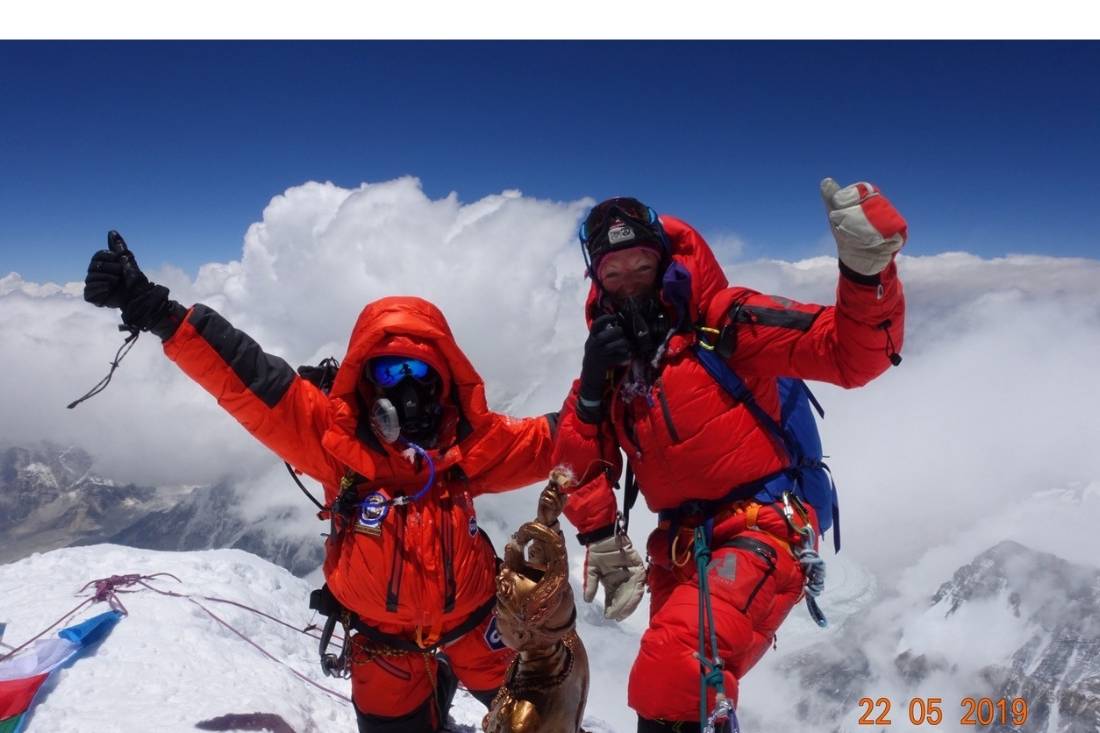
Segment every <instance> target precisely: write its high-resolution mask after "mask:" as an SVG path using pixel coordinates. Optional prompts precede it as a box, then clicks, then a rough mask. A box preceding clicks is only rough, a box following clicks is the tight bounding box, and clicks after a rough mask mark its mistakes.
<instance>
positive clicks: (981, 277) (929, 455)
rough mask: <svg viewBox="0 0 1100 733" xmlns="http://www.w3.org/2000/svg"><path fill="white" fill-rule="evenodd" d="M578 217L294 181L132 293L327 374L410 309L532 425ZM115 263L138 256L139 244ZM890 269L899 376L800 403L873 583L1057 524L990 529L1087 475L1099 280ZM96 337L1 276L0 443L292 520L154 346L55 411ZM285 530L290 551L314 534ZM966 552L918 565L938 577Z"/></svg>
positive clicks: (551, 364) (1057, 263)
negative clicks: (32, 445) (437, 326)
mask: <svg viewBox="0 0 1100 733" xmlns="http://www.w3.org/2000/svg"><path fill="white" fill-rule="evenodd" d="M590 203H591V202H590V201H587V200H578V201H569V202H553V201H544V200H536V199H532V198H528V197H524V196H522V195H520V194H519V193H517V192H505V193H502V194H500V195H496V196H490V197H486V198H485V199H482V200H480V201H477V202H474V203H471V204H463V203H462V202H460V201H459V199H458V197H457V195H455V194H451V195H450V196H447V197H445V198H442V199H435V200H433V199H430V198H429V197H427V196H425V194H424V193H423V191H422V189H421V187H420V184H419V181H417V180H416V179H413V178H402V179H398V180H393V181H388V182H384V183H379V184H365V185H363V186H361V187H359V188H357V189H354V190H348V189H343V188H340V187H338V186H335V185H333V184H330V183H324V184H321V183H309V184H306V185H303V186H298V187H295V188H292V189H289V190H288V191H286V192H285V193H284V194H282V195H280V196H277V197H275V198H274V199H273V200H272V201H271V203H270V204H269V206H268V207H267V209H266V210H265V211H264V216H263V219H262V221H260V222H257V223H255V224H253V225H252V226H251V227H250V228H249V230H248V233H247V234H246V236H245V241H244V248H243V253H242V256H241V259H240V260H239V261H233V262H228V263H210V264H208V265H206V266H204V267H203V268H201V270H200V272H199V275H198V277H197V279H196V280H195V281H194V282H191V281H189V280H188V278H187V277H186V276H185V275H184V274H183V273H182V272H181V271H179V270H177V269H172V268H168V269H165V270H162V271H158V272H150V273H149V275H150V277H151V278H152V279H154V280H157V281H161V282H164V283H165V284H167V285H169V286H170V287H171V289H172V292H173V295H174V297H176V298H177V299H179V300H181V301H182V302H184V303H190V302H194V301H196V300H201V301H202V302H205V303H208V304H209V305H211V306H213V307H215V308H216V309H218V310H219V311H220V312H222V313H223V314H224V315H225V316H226V317H227V318H229V319H230V320H231V321H232V322H233V323H234V324H235V325H237V326H238V327H239V328H242V329H243V330H245V331H247V332H248V333H250V334H251V335H252V336H254V337H255V338H256V339H257V340H258V341H259V342H260V343H261V344H262V345H263V346H264V347H265V348H266V349H267V350H268V351H270V352H273V353H276V354H278V355H280V356H283V357H284V358H286V359H287V360H288V361H289V362H290V363H291V364H293V365H297V364H301V363H307V362H316V361H317V360H319V359H320V358H322V357H324V356H328V355H330V354H331V355H335V356H337V357H338V358H339V357H342V356H343V350H344V347H345V344H346V342H347V337H348V333H349V331H350V328H351V325H352V324H353V322H354V320H355V318H356V316H357V315H358V313H359V311H360V309H361V308H362V306H363V305H364V304H366V303H367V302H369V301H371V300H374V299H376V298H379V297H382V296H385V295H394V294H412V295H419V296H422V297H425V298H428V299H429V300H432V301H433V302H435V303H437V304H438V305H439V306H440V307H441V308H442V310H443V311H444V313H445V314H446V315H447V318H448V320H449V322H450V324H451V327H452V329H453V330H454V332H455V335H456V337H457V339H458V342H459V344H460V345H461V346H462V347H463V349H464V350H465V351H466V352H467V354H468V355H469V356H470V358H471V360H472V361H473V363H474V365H475V366H476V367H477V368H478V369H479V371H480V372H481V374H482V376H483V377H485V379H486V383H487V385H488V388H489V398H490V402H491V404H492V405H494V406H495V407H497V408H498V409H503V410H506V411H509V412H511V413H513V414H536V413H542V412H546V411H550V410H554V409H557V407H558V406H559V405H560V402H561V399H562V397H563V396H564V393H565V390H566V389H567V387H568V384H569V382H570V380H571V379H572V377H573V376H574V375H575V374H576V373H577V371H578V370H579V363H580V355H581V347H582V344H583V340H584V336H585V334H584V327H583V318H582V315H581V313H582V304H583V298H584V294H585V292H586V288H587V283H586V281H585V280H584V279H583V277H582V265H581V257H580V253H579V251H578V246H577V244H576V240H575V234H574V233H575V231H576V224H577V221H578V219H579V218H580V216H581V215H582V214H583V212H584V210H585V208H586V206H588V205H589V204H590ZM730 241H734V242H736V241H737V240H730ZM132 248H133V249H134V251H135V253H136V254H137V256H138V258H139V260H140V258H141V243H140V242H134V243H133V247H132ZM94 249H95V247H94V246H89V252H88V254H89V256H90V255H91V254H92V251H93V250H94ZM900 267H901V272H902V277H903V281H904V283H905V289H906V295H907V301H908V315H907V335H906V343H905V348H904V350H903V355H904V357H905V361H904V363H903V364H902V365H901V367H899V368H897V369H892V370H890V371H889V372H888V373H887V374H886V375H884V376H883V377H882V378H880V379H879V380H877V381H875V382H873V383H872V384H871V385H869V386H868V387H866V388H864V389H861V390H856V391H852V392H844V391H842V390H839V389H836V388H832V387H829V386H815V391H816V392H817V394H818V396H819V398H821V400H822V402H823V403H824V405H825V408H826V411H827V418H826V420H825V421H824V423H823V425H822V429H823V434H824V438H825V444H826V451H827V452H828V453H829V454H830V455H831V456H832V460H831V465H832V466H833V468H834V469H835V473H836V476H837V481H838V485H839V487H840V491H841V502H842V509H843V527H844V530H845V555H846V556H847V560H848V561H851V562H855V563H863V564H866V565H867V566H869V567H871V568H872V569H873V570H875V571H876V572H877V573H878V574H879V575H880V576H882V577H890V578H892V577H893V576H892V574H893V573H894V572H895V571H897V570H898V569H899V568H903V567H906V566H909V565H911V564H912V563H913V561H914V560H915V559H916V558H918V557H920V556H921V555H922V554H924V552H925V550H927V549H930V548H934V547H940V546H944V545H945V544H947V543H948V542H953V541H954V540H957V539H958V537H959V536H961V535H967V534H968V533H974V532H975V528H982V532H981V533H979V534H978V535H977V536H980V537H981V538H982V542H985V541H986V540H987V539H988V540H989V542H988V543H987V544H985V546H988V544H991V543H992V542H993V541H996V540H997V539H1003V538H1006V537H1008V538H1015V539H1018V540H1019V541H1021V542H1023V543H1024V544H1032V545H1035V544H1039V545H1043V544H1051V543H1056V541H1057V536H1059V535H1060V531H1059V529H1058V527H1056V526H1047V525H1045V524H1044V523H1043V522H1042V521H1041V520H1040V519H1039V518H1036V521H1034V522H1033V523H1024V522H1003V523H1001V524H998V525H996V526H988V525H987V523H988V522H990V521H991V520H990V517H993V516H995V515H996V514H997V512H999V511H1000V510H1001V509H1002V508H1003V507H1005V506H1006V505H1009V506H1011V505H1013V504H1016V503H1019V504H1021V505H1023V506H1026V503H1027V501H1028V497H1030V496H1031V495H1032V494H1033V493H1034V492H1035V491H1037V490H1041V489H1047V488H1052V487H1060V486H1065V485H1068V484H1071V483H1073V482H1081V483H1085V482H1088V481H1092V480H1095V479H1097V478H1100V452H1097V451H1096V450H1095V445H1094V444H1095V440H1096V436H1098V435H1100V424H1098V418H1097V415H1098V414H1100V389H1097V387H1096V385H1095V384H1094V381H1095V364H1097V363H1100V328H1098V326H1100V294H1098V288H1097V287H1096V286H1097V283H1100V261H1096V260H1089V259H1065V258H1049V257H1039V256H1026V255H1018V256H1010V257H1005V258H998V259H993V260H987V259H981V258H978V257H975V256H972V255H968V254H965V253H945V254H941V255H937V256H932V257H902V258H901V259H900ZM728 272H729V275H730V278H731V281H733V282H736V283H739V284H745V285H748V286H751V287H755V288H758V289H760V290H764V291H768V292H773V293H777V294H782V295H786V296H789V297H793V298H797V299H802V300H811V301H816V302H825V303H829V302H832V300H833V298H834V293H835V289H836V278H837V270H836V261H835V259H833V258H831V257H816V258H813V259H809V260H804V261H801V262H795V263H788V262H778V261H767V260H758V261H751V262H738V263H736V264H734V265H732V266H730V267H728ZM117 322H118V321H117V316H116V315H115V314H114V313H112V312H108V311H106V310H101V309H95V308H93V307H91V306H90V305H88V304H86V303H84V302H83V301H82V300H81V298H80V285H79V284H75V283H71V284H69V285H66V286H63V287H62V286H56V285H50V284H47V285H38V284H34V283H26V282H23V281H22V279H21V278H19V276H18V275H16V274H14V273H13V274H11V275H8V276H7V277H5V278H3V279H2V280H0V343H3V344H4V349H3V352H2V358H0V391H2V394H3V419H2V420H0V440H3V441H9V442H15V443H29V442H33V441H36V440H39V439H43V438H48V439H52V440H55V441H59V442H72V443H77V444H80V445H82V446H84V447H85V448H87V449H88V450H90V451H91V452H92V453H93V454H94V455H96V456H97V459H98V465H97V470H98V471H100V472H101V473H104V474H106V475H109V476H112V477H115V478H118V479H123V480H134V481H143V482H155V483H172V484H193V483H203V482H210V481H212V480H214V479H216V478H218V477H222V476H230V477H232V478H233V479H234V480H235V481H236V483H237V485H238V486H239V487H241V488H242V489H244V490H243V491H242V493H243V494H245V495H246V496H249V497H250V500H249V502H248V504H247V511H257V512H259V511H262V508H263V507H264V506H267V505H269V504H270V503H294V502H300V503H301V504H302V505H303V507H304V508H305V509H306V510H308V505H306V504H305V502H304V499H301V498H299V497H297V490H296V489H294V488H293V486H292V485H291V484H290V483H289V478H287V477H285V475H284V474H281V473H280V471H281V470H282V469H281V468H280V467H279V466H278V464H276V463H274V462H273V460H274V459H272V457H271V456H270V455H269V454H267V453H266V452H265V450H264V449H262V448H260V447H259V446H257V445H255V444H254V443H253V442H252V441H251V439H250V438H249V437H248V436H247V435H246V434H245V433H244V432H243V431H242V430H241V429H240V428H239V427H238V426H237V425H236V424H235V423H234V422H233V421H232V420H231V419H230V418H228V417H226V416H225V415H224V414H222V413H221V412H220V410H219V409H218V408H217V406H216V405H215V403H214V401H213V400H212V399H211V398H210V397H208V396H207V395H206V394H205V393H204V392H202V391H201V390H199V389H198V388H196V387H195V386H194V385H192V384H190V383H189V382H188V380H186V379H185V378H184V377H183V376H182V375H181V374H180V373H179V372H178V370H176V369H175V367H174V366H173V365H171V364H170V363H169V362H168V361H167V360H166V359H165V358H164V357H163V355H162V354H161V353H159V352H160V347H159V344H157V343H156V339H155V338H154V337H151V336H148V335H146V336H143V337H142V339H141V340H140V341H139V343H138V345H137V347H136V348H135V349H134V351H133V352H132V353H131V355H130V356H129V357H128V358H127V360H126V361H125V362H124V363H123V365H122V367H121V368H120V369H119V371H118V372H117V373H116V375H115V378H114V382H113V383H112V385H111V386H110V387H109V388H108V389H107V391H106V392H105V393H104V394H102V395H100V396H98V397H96V398H94V399H92V400H91V401H90V402H89V403H87V404H85V405H82V406H80V407H79V408H77V409H76V410H75V411H68V410H66V409H65V407H64V406H65V404H66V403H67V402H69V401H70V400H72V399H74V398H75V397H77V396H78V395H80V394H81V393H83V392H84V391H85V390H86V389H87V388H88V387H90V386H91V385H92V384H94V383H95V382H96V381H97V380H98V379H99V378H100V377H101V376H102V375H103V374H104V373H105V372H106V369H107V363H108V361H109V359H110V357H111V356H112V355H113V353H114V349H115V348H116V347H117V344H118V343H120V342H121V336H120V335H119V334H118V332H117V331H116V330H115V324H116V323H117ZM532 502H533V495H532V494H531V492H523V493H521V494H518V495H510V496H500V497H488V498H486V499H483V500H480V503H479V511H480V512H481V513H482V520H483V522H484V523H485V524H486V526H487V528H488V529H489V530H490V532H491V533H492V534H493V535H494V538H495V539H496V540H498V541H500V540H502V539H503V538H504V536H506V534H507V533H508V532H510V531H511V530H512V529H514V527H515V526H516V525H517V524H518V522H519V521H522V520H525V519H527V518H528V517H529V515H530V512H531V509H532V506H533V504H532ZM637 514H639V515H640V516H638V517H637V519H636V520H635V523H634V531H633V532H632V534H634V535H635V540H636V542H643V541H644V540H643V537H642V535H643V534H644V530H645V529H646V528H648V527H652V526H653V520H652V518H651V517H647V516H645V512H644V510H640V511H638V512H637ZM303 515H308V511H303ZM303 521H304V522H305V523H304V524H303V525H302V528H301V531H302V532H303V533H304V532H309V533H310V534H315V533H316V532H317V531H318V529H317V527H318V525H317V524H316V523H310V522H311V520H308V519H306V520H303ZM1001 535H1003V536H1001ZM1063 546H1064V543H1063ZM951 547H958V545H956V544H952V545H951ZM971 549H973V548H972V547H970V546H969V545H968V546H966V547H965V548H963V549H959V550H957V551H953V552H952V553H950V554H951V556H950V557H947V558H945V559H943V560H942V561H941V562H940V563H939V564H937V565H936V567H937V568H941V567H942V568H947V569H948V572H949V571H950V570H951V569H953V568H954V567H956V566H958V565H959V564H962V563H964V562H967V561H969V559H970V557H972V556H973V553H971V554H970V556H964V554H965V553H964V550H965V552H970V550H971ZM980 549H984V547H979V548H978V550H979V551H980ZM1064 549H1065V551H1066V552H1069V551H1070V548H1068V547H1065V548H1064ZM573 552H574V554H575V559H576V558H578V557H579V553H578V550H577V548H576V547H575V546H574V547H573ZM942 579H943V578H938V579H937V580H942ZM825 605H826V608H827V607H828V596H826V602H825ZM644 613H645V609H644V608H643V609H641V610H640V611H639V614H640V615H639V616H638V618H637V620H636V623H634V622H635V620H634V619H632V623H633V625H632V626H630V627H628V633H627V636H628V637H630V638H631V639H634V641H633V642H632V643H623V644H620V646H621V648H622V650H623V654H624V656H623V657H621V658H610V657H609V658H608V659H607V660H606V663H604V661H601V663H600V671H601V677H603V678H606V682H602V683H601V684H602V685H603V687H602V688H600V689H601V691H600V692H599V694H595V693H594V694H593V696H592V702H591V704H592V706H593V709H592V714H594V715H597V716H599V717H604V718H606V719H607V720H609V721H611V722H616V723H617V725H618V726H619V727H620V728H622V729H628V728H629V721H630V720H631V718H630V717H629V716H628V715H627V714H626V713H623V712H622V710H621V708H622V701H623V699H624V695H625V693H624V688H623V684H624V683H625V675H626V671H627V670H628V668H629V663H630V658H631V656H632V649H633V646H632V644H634V645H636V639H637V632H638V631H639V630H640V628H641V627H642V625H644V616H642V615H641V614H644ZM589 629H591V627H590V626H589V627H587V628H586V633H590V632H589ZM616 638H618V637H616ZM596 645H597V644H595V643H594V646H596ZM598 646H599V648H601V649H602V648H603V647H604V646H606V645H604V644H603V643H602V642H599V644H598ZM594 679H595V678H594ZM594 689H595V688H594ZM616 711H618V712H616ZM623 716H626V717H623Z"/></svg>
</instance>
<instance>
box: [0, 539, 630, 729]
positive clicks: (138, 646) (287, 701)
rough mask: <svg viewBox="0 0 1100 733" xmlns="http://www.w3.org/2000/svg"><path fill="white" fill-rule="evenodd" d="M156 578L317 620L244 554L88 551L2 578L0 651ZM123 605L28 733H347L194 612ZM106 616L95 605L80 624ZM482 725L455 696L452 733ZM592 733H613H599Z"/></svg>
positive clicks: (284, 576)
mask: <svg viewBox="0 0 1100 733" xmlns="http://www.w3.org/2000/svg"><path fill="white" fill-rule="evenodd" d="M161 572H167V573H172V574H173V575H175V576H176V577H178V578H179V579H180V580H181V581H183V582H182V583H176V582H175V581H173V580H171V579H168V578H161V579H158V580H155V581H151V583H152V584H154V585H156V586H157V587H159V588H163V589H165V590H173V591H176V592H179V593H187V594H193V595H205V596H213V597H219V598H225V599H229V600H233V601H236V602H239V603H243V604H247V605H249V606H252V607H254V608H257V609H260V610H262V611H264V612H266V613H268V614H271V615H272V616H275V617H277V618H280V619H283V620H285V621H287V622H289V623H291V624H294V625H296V626H298V627H304V626H306V625H307V624H308V623H310V621H311V620H316V619H312V612H311V611H309V610H308V600H309V591H310V589H311V586H310V584H309V583H308V582H307V581H305V580H303V579H301V578H296V577H294V576H293V575H291V574H290V573H289V572H288V571H286V570H284V569H283V568H280V567H278V566H275V565H272V564H271V563H268V562H267V561H265V560H262V559H260V558H258V557H256V556H254V555H250V554H248V553H246V552H242V551H240V550H209V551H202V552H188V553H175V552H154V551H149V550H136V549H132V548H128V547H121V546H116V545H95V546H90V547H77V548H65V549H60V550H55V551H53V552H49V553H45V554H41V555H33V556H31V557H29V558H26V559H23V560H20V561H19V562H16V563H12V564H9V565H2V566H0V598H2V599H3V606H0V621H7V622H8V628H7V632H6V634H5V641H6V642H7V643H9V644H12V645H17V644H19V643H22V641H23V640H25V639H27V638H29V637H30V636H33V635H34V634H36V633H38V632H39V631H41V630H42V629H43V628H45V627H46V626H48V625H49V624H50V623H52V622H53V621H55V620H56V619H57V618H58V617H60V616H61V615H62V614H63V613H65V612H67V611H68V610H70V609H71V608H73V607H74V606H76V605H77V603H79V602H80V597H78V596H76V595H74V593H75V592H76V591H77V590H78V589H79V588H81V587H82V586H83V585H84V584H85V583H87V582H88V581H90V580H94V579H97V578H103V577H107V576H110V575H123V574H129V573H139V574H143V575H151V574H153V573H161ZM85 595H87V594H85ZM119 598H120V599H121V600H122V602H123V603H124V604H125V605H126V608H127V609H128V610H129V612H130V615H129V616H128V617H126V618H124V619H123V620H122V621H121V622H119V624H118V626H117V627H116V628H115V629H114V630H113V631H112V632H111V634H110V635H109V636H108V637H107V638H106V639H105V640H104V641H103V642H102V643H101V644H100V645H99V646H98V647H97V648H95V649H94V650H93V652H92V653H90V654H88V655H86V656H84V657H81V658H79V659H77V660H76V661H75V662H74V663H73V664H71V665H70V666H69V667H67V668H65V669H62V670H60V671H59V672H58V673H57V674H56V676H55V677H54V679H53V680H51V682H50V683H49V684H48V686H47V688H44V690H45V694H44V695H43V696H41V697H40V699H39V703H38V705H37V707H36V708H35V710H34V713H33V716H32V717H31V718H30V721H29V723H28V725H27V728H26V730H27V731H28V733H36V732H39V733H42V732H47V731H48V732H49V733H87V731H97V733H136V732H138V731H142V732H144V731H149V730H156V731H158V733H176V732H179V733H183V731H187V732H188V733H193V731H195V729H196V728H195V725H196V723H199V722H201V721H204V720H210V719H213V718H220V717H222V716H226V715H234V714H251V713H265V714H269V715H275V716H279V717H280V718H282V719H283V720H284V721H285V722H286V723H287V724H288V725H289V727H290V729H291V730H293V731H295V733H310V732H312V731H317V732H320V731H326V733H328V732H329V731H340V730H343V731H353V730H355V717H354V712H353V710H352V708H351V706H350V704H349V703H347V702H345V701H343V700H341V699H339V698H337V697H336V696H334V695H330V694H327V693H325V692H322V691H321V690H319V689H317V688H315V687H312V686H310V685H308V684H307V683H306V682H304V681H302V680H301V679H299V678H298V677H296V676H295V675H294V674H293V673H292V672H291V671H289V670H288V669H287V668H285V667H283V666H280V665H279V664H277V663H275V662H273V661H271V660H269V659H267V658H265V657H264V656H263V655H262V654H261V653H260V652H259V651H257V650H256V649H254V648H253V647H251V646H250V645H249V644H247V643H246V642H245V641H243V640H241V639H240V638H239V637H237V636H236V635H235V634H234V633H233V632H232V631H230V630H229V629H227V628H225V627H224V626H222V625H220V624H219V623H218V622H217V621H215V620H214V619H213V618H211V617H210V616H209V615H207V614H206V613H205V612H204V611H203V610H202V609H201V608H199V607H198V606H196V605H194V604H192V603H191V602H189V601H187V600H185V599H182V598H173V597H168V596H162V595H158V594H156V593H153V592H150V591H147V590H141V591H140V592H136V593H127V594H120V596H119ZM201 603H202V604H203V605H204V606H205V607H206V608H208V609H210V610H211V611H213V612H214V613H215V614H217V615H218V616H219V617H220V618H222V619H224V620H225V621H226V622H227V623H229V624H231V625H232V626H233V627H235V628H237V629H239V630H241V631H242V632H244V633H245V634H247V635H248V636H249V638H251V639H252V641H254V642H255V643H256V644H258V645H260V646H261V647H263V648H264V649H266V650H267V651H268V652H270V653H271V654H272V655H274V656H276V657H278V658H279V659H281V660H283V661H284V662H285V663H286V664H287V665H288V666H289V667H291V668H293V669H295V670H297V671H298V672H300V673H302V674H304V675H306V676H307V677H308V678H310V679H311V680H314V681H315V682H317V683H318V684H320V685H323V686H325V687H328V688H330V689H332V690H333V691H335V692H338V693H341V694H349V692H350V691H349V684H348V682H347V681H345V680H332V679H329V678H326V677H324V676H323V675H322V674H321V672H320V667H319V666H318V663H317V658H316V655H317V644H316V642H315V641H314V640H313V639H310V638H308V637H306V636H304V635H302V634H299V633H297V632H295V631H293V630H291V629H287V628H285V627H282V626H280V625H278V624H275V623H273V622H271V621H267V620H265V619H262V618H259V617H257V616H255V615H253V614H251V613H249V612H248V611H245V610H243V609H240V608H236V607H234V606H230V605H225V604H219V603H212V602H209V601H201ZM105 608H106V607H105V605H104V604H96V605H94V606H92V607H91V608H90V609H88V610H86V611H84V612H82V613H81V614H79V615H78V616H77V619H78V620H79V619H82V618H85V617H87V616H90V615H92V614H93V613H97V612H100V611H103V610H105ZM51 633H54V632H51ZM484 714H485V709H484V707H482V706H481V705H480V704H479V703H478V702H477V701H475V700H474V699H473V698H471V697H469V696H467V695H466V694H465V693H464V692H462V691H459V694H458V696H457V697H456V700H455V706H454V708H453V709H452V716H453V718H454V725H453V726H452V729H453V730H456V731H473V730H480V722H481V718H482V716H483V715H484ZM475 726H477V727H476V728H475ZM590 729H591V730H594V731H600V732H602V733H610V730H609V729H607V728H605V727H603V726H601V725H599V724H595V725H592V726H590Z"/></svg>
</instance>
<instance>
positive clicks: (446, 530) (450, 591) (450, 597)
mask: <svg viewBox="0 0 1100 733" xmlns="http://www.w3.org/2000/svg"><path fill="white" fill-rule="evenodd" d="M453 506H454V502H453V501H452V500H451V499H450V498H449V497H448V498H447V499H444V500H443V501H441V502H440V507H441V508H442V509H443V512H444V517H445V518H444V519H443V522H442V525H443V527H442V529H443V588H444V595H443V613H450V612H451V611H453V610H454V608H455V567H454V544H455V540H454V533H455V528H454V521H453V519H454V518H453V516H452V507H453Z"/></svg>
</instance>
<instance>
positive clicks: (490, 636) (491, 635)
mask: <svg viewBox="0 0 1100 733" xmlns="http://www.w3.org/2000/svg"><path fill="white" fill-rule="evenodd" d="M485 646H487V647H489V648H490V649H492V650H493V651H494V652H497V651H500V650H501V649H504V648H505V647H507V646H508V645H507V644H505V643H504V639H502V638H500V630H499V629H497V617H496V614H493V618H492V620H491V621H489V625H488V626H486V627H485Z"/></svg>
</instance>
